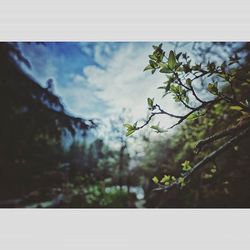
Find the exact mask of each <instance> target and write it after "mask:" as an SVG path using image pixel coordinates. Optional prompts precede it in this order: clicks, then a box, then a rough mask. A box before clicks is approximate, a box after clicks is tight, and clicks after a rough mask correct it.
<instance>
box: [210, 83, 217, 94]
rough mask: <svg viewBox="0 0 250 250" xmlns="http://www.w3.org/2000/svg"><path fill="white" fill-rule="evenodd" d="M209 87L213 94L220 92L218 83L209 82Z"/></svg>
mask: <svg viewBox="0 0 250 250" xmlns="http://www.w3.org/2000/svg"><path fill="white" fill-rule="evenodd" d="M207 89H208V91H209V92H210V93H211V94H213V95H218V93H219V91H218V88H217V83H209V84H208V88H207Z"/></svg>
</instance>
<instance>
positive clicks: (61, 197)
mask: <svg viewBox="0 0 250 250" xmlns="http://www.w3.org/2000/svg"><path fill="white" fill-rule="evenodd" d="M221 48H224V51H227V53H226V55H225V53H224V54H223V56H224V57H223V58H221V57H222V55H221V53H220V51H221ZM249 49H250V44H249V43H240V44H238V43H237V44H234V43H229V42H228V43H194V48H193V50H194V53H195V54H196V60H197V61H200V62H201V63H207V61H208V60H209V58H214V60H215V61H216V60H218V61H221V62H223V60H227V58H229V57H230V56H233V55H234V54H235V53H237V54H239V55H240V56H241V57H242V58H243V59H242V61H241V64H240V65H239V66H237V75H238V77H237V78H236V79H235V82H234V86H235V91H236V92H237V96H238V97H239V98H240V99H243V100H249V96H250V88H249V86H250V70H249V66H250V54H249ZM17 61H22V62H23V63H24V64H26V65H27V67H29V66H30V65H29V61H27V59H26V58H25V57H24V56H23V55H22V53H21V51H20V50H19V49H18V46H17V44H16V43H1V44H0V65H1V66H0V114H1V120H0V207H33V208H49V207H57V208H142V207H145V208H156V207H175V208H181V207H250V193H249V192H248V190H250V164H249V160H250V147H249V145H250V135H249V134H248V135H246V136H245V137H244V138H243V140H241V141H240V142H239V143H237V145H234V146H232V147H231V148H229V149H228V150H227V151H225V152H223V154H221V155H220V156H218V157H217V158H216V160H215V161H214V162H211V163H208V164H207V166H206V168H205V169H204V170H202V171H199V172H197V173H196V174H195V175H194V176H193V177H192V179H191V181H190V183H188V184H187V185H186V187H185V188H183V189H177V188H176V189H173V190H170V191H169V192H164V191H155V190H154V189H155V187H156V186H155V184H154V183H153V182H152V177H153V176H155V175H156V176H157V175H163V174H171V175H178V174H179V172H180V165H181V163H183V162H184V161H185V160H189V161H190V162H193V161H199V160H201V159H202V158H204V157H205V156H206V155H207V154H208V153H209V152H211V151H212V149H216V147H218V145H217V144H216V143H215V144H213V146H207V147H204V150H202V152H200V153H199V155H198V156H197V155H196V154H195V152H194V144H195V143H197V142H198V141H199V140H201V139H203V138H206V137H208V136H210V135H213V134H214V133H216V132H218V131H220V130H221V129H226V128H228V126H230V124H232V122H233V121H235V120H236V119H237V118H238V116H239V112H238V111H237V110H231V109H230V108H229V106H227V105H226V104H221V103H218V104H217V105H215V106H214V107H213V108H212V109H210V110H209V111H208V112H207V114H206V116H201V117H199V118H198V119H195V120H188V121H186V122H185V123H183V124H182V125H180V126H179V127H178V128H176V129H175V131H174V132H173V133H172V134H171V136H167V135H166V134H160V135H159V136H158V135H157V136H153V137H152V136H150V135H149V132H148V131H147V130H144V131H142V132H141V133H140V134H139V136H138V137H137V138H133V136H131V138H130V137H126V129H125V128H124V126H123V124H124V123H125V121H127V119H129V118H128V115H126V112H125V110H123V111H122V112H121V114H120V116H118V117H117V118H116V119H115V120H111V121H110V126H109V131H106V134H108V135H109V136H108V139H104V138H102V137H101V136H97V134H96V133H95V131H96V130H98V128H99V127H100V126H101V125H102V124H101V122H100V121H95V120H88V119H87V118H81V117H75V116H72V115H70V114H69V113H68V112H67V110H65V108H64V106H63V104H62V101H61V99H60V97H58V96H56V95H55V94H54V93H53V91H52V82H51V80H48V82H47V87H41V86H40V85H39V84H38V83H37V82H36V81H35V80H34V79H32V78H31V77H29V76H28V75H27V74H25V73H24V72H23V71H22V69H21V68H20V67H19V66H18V64H17ZM145 64H146V62H145ZM225 91H226V90H225ZM69 138H70V139H69ZM89 138H91V140H90V139H89ZM68 141H70V143H66V142H68ZM66 144H67V146H65V145H66ZM137 147H138V150H137ZM139 148H140V150H139ZM214 165H216V172H215V173H213V175H211V173H210V172H209V171H210V169H211V166H214Z"/></svg>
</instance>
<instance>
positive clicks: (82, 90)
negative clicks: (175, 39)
mask: <svg viewBox="0 0 250 250" xmlns="http://www.w3.org/2000/svg"><path fill="white" fill-rule="evenodd" d="M153 44H155V45H156V44H159V43H158V42H154V43H151V42H122V43H121V42H83V43H79V42H78V43H73V42H62V43H54V42H53V43H46V44H37V43H20V44H19V45H20V48H21V50H22V52H23V54H24V55H25V57H26V58H27V59H28V60H29V61H30V63H31V66H32V68H31V70H28V69H26V71H27V72H28V73H29V74H30V75H31V76H32V77H33V78H35V79H36V80H37V81H38V82H39V83H40V84H41V85H42V86H46V82H47V80H48V79H53V83H54V92H55V93H56V94H57V95H59V96H60V97H61V98H62V102H63V104H64V105H65V107H66V109H67V110H68V111H69V112H70V113H71V114H73V115H77V116H81V117H84V118H87V119H89V118H99V119H106V118H107V117H112V116H114V115H115V114H117V113H120V112H121V111H122V109H123V108H126V109H127V110H128V111H129V115H130V116H131V120H133V121H137V120H139V119H143V118H145V117H146V115H147V98H148V97H151V98H152V97H155V99H156V100H157V102H158V103H160V104H161V105H163V106H164V108H165V109H166V110H168V111H169V112H175V111H176V108H177V107H176V105H175V104H174V103H173V102H172V100H171V98H164V99H162V98H161V96H162V94H163V93H162V90H158V89H157V87H158V86H160V85H161V83H162V82H163V81H164V80H165V76H164V75H163V74H154V75H152V74H151V73H150V72H143V69H144V68H145V66H146V65H147V64H148V55H149V54H151V53H152V51H153V49H152V45H153ZM173 47H174V44H171V43H164V44H163V49H166V51H169V50H170V49H173ZM188 47H189V45H187V46H185V48H184V49H183V48H182V51H183V50H188ZM158 119H160V121H161V124H162V123H163V124H164V126H168V125H171V124H173V123H174V122H175V120H171V119H170V118H167V117H164V118H162V117H160V118H158ZM157 122H158V121H157Z"/></svg>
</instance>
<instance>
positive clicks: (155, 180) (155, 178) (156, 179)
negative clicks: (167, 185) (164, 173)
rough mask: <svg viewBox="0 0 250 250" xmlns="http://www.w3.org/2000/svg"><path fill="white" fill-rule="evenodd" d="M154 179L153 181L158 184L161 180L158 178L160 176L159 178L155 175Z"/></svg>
mask: <svg viewBox="0 0 250 250" xmlns="http://www.w3.org/2000/svg"><path fill="white" fill-rule="evenodd" d="M152 181H153V182H154V183H155V184H158V182H159V180H158V178H157V177H156V176H154V177H153V178H152Z"/></svg>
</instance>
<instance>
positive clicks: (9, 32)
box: [0, 0, 250, 250]
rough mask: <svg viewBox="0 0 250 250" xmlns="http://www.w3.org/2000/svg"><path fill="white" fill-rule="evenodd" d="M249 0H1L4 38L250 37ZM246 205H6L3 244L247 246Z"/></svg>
mask: <svg viewBox="0 0 250 250" xmlns="http://www.w3.org/2000/svg"><path fill="white" fill-rule="evenodd" d="M249 3H250V2H249V1H248V0H237V1H233V0H232V1H229V0H220V1H218V0H210V1H204V0H189V1H187V0H178V1H174V0H172V1H169V0H150V1H149V0H126V1H125V0H71V1H65V0H54V1H51V0H39V1H38V0H36V1H34V0H22V1H20V0H6V1H5V0H4V1H2V0H1V1H0V40H1V41H250V15H249V10H250V8H249ZM249 219H250V210H249V209H210V210H209V209H161V210H159V209H148V210H145V209H140V210H135V209H130V210H128V209H127V210H126V209H92V210H91V209H81V210H75V209H66V210H65V209H52V210H50V209H43V210H41V209H1V210H0V249H4V250H8V249H18V250H19V249H25V250H29V249H32V250H33V249H36V250H37V249H53V250H56V249H70V250H71V249H73V250H74V249H87V250H91V249H109V250H112V249H127V250H130V249H131V250H132V249H144V250H145V249H150V250H152V249H164V248H165V249H171V250H175V249H185V250H186V249H192V250H196V249H199V250H200V249H202V250H206V249H209V250H211V249H220V250H223V249H227V250H229V249H240V250H241V249H250V248H249V247H250V237H249V236H248V234H249V232H248V227H249Z"/></svg>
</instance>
